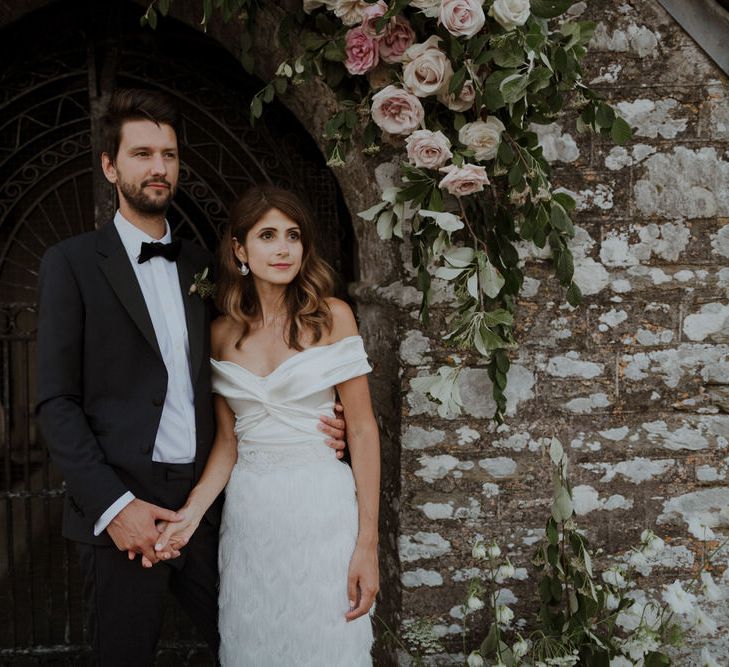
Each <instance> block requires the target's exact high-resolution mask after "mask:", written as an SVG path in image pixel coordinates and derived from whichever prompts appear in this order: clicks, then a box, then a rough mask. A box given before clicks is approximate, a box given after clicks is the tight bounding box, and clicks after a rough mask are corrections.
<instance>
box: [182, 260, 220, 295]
mask: <svg viewBox="0 0 729 667" xmlns="http://www.w3.org/2000/svg"><path fill="white" fill-rule="evenodd" d="M187 293H188V294H189V295H192V294H196V293H197V294H199V295H200V298H201V299H207V298H208V297H210V296H215V283H214V282H213V281H212V280H210V279H209V278H208V267H207V266H206V267H205V270H204V271H201V272H200V273H196V274H195V275H194V276H193V277H192V285H190V289H189V291H188V292H187Z"/></svg>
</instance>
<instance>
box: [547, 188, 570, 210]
mask: <svg viewBox="0 0 729 667" xmlns="http://www.w3.org/2000/svg"><path fill="white" fill-rule="evenodd" d="M552 199H554V200H555V201H556V202H557V203H558V204H559V205H560V206H561V207H562V208H564V209H565V210H566V211H572V210H574V208H575V203H576V202H575V200H574V199H572V197H570V196H569V195H568V194H567V193H566V192H555V193H554V194H553V195H552Z"/></svg>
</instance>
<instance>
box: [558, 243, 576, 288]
mask: <svg viewBox="0 0 729 667" xmlns="http://www.w3.org/2000/svg"><path fill="white" fill-rule="evenodd" d="M574 273H575V266H574V260H573V259H572V253H571V252H570V251H569V250H563V251H562V252H560V253H559V257H558V258H557V277H558V278H559V282H560V283H561V284H562V285H563V286H564V287H566V286H567V285H569V284H570V283H571V282H572V276H573V275H574Z"/></svg>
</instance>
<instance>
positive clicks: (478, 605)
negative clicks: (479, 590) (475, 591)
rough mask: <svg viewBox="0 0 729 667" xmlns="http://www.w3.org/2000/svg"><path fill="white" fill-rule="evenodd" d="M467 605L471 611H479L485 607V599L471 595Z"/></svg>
mask: <svg viewBox="0 0 729 667" xmlns="http://www.w3.org/2000/svg"><path fill="white" fill-rule="evenodd" d="M466 605H467V606H468V608H469V609H470V610H471V611H478V610H479V609H483V600H482V599H481V598H479V597H477V596H475V595H471V596H470V597H469V598H468V602H466Z"/></svg>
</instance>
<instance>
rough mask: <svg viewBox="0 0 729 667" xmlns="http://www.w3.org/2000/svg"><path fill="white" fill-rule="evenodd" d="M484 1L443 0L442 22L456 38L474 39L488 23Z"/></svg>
mask: <svg viewBox="0 0 729 667" xmlns="http://www.w3.org/2000/svg"><path fill="white" fill-rule="evenodd" d="M482 4H483V0H443V3H442V4H441V6H440V22H441V23H442V24H443V25H444V26H445V29H446V30H447V31H448V32H449V33H451V35H455V36H456V37H473V36H474V35H475V34H476V33H477V32H478V31H479V30H481V28H483V25H484V23H486V16H485V14H484V13H483V9H482V8H481V5H482Z"/></svg>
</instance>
